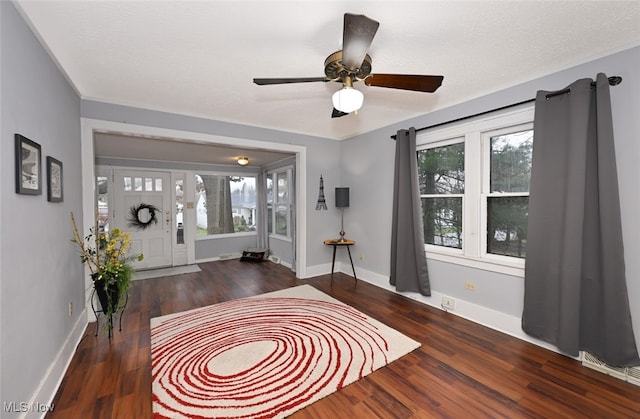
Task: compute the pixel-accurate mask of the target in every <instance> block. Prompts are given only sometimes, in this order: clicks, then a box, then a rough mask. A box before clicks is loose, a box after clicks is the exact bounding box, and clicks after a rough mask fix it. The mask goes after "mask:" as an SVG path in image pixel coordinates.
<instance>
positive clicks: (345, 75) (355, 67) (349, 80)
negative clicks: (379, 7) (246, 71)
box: [253, 13, 444, 118]
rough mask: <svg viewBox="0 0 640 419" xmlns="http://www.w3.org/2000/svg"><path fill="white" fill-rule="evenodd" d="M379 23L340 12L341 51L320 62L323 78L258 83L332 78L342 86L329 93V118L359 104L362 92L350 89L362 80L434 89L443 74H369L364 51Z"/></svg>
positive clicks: (394, 86)
mask: <svg viewBox="0 0 640 419" xmlns="http://www.w3.org/2000/svg"><path fill="white" fill-rule="evenodd" d="M379 26H380V23H378V22H376V21H375V20H373V19H369V18H368V17H366V16H365V15H354V14H351V13H345V14H344V29H343V33H342V50H340V51H337V52H334V53H333V54H331V55H329V56H328V57H327V59H326V60H325V61H324V74H325V77H299V78H257V79H253V82H254V83H255V84H258V85H261V86H263V85H269V84H286V83H309V82H318V81H321V82H328V81H336V82H340V83H342V86H343V87H342V89H340V90H338V91H337V92H335V93H334V94H333V97H332V102H333V113H332V114H331V117H332V118H337V117H340V116H344V115H348V114H349V113H351V112H354V111H357V110H358V109H360V107H361V106H362V103H363V101H364V95H363V94H362V92H360V91H359V90H356V89H354V88H353V83H355V82H358V81H363V82H364V84H366V85H367V86H377V87H389V88H392V89H402V90H412V91H416V92H429V93H433V92H435V91H436V90H437V89H438V87H440V85H441V84H442V80H443V79H444V77H443V76H427V75H417V74H371V57H370V56H369V54H367V50H368V49H369V46H371V42H372V41H373V37H374V36H375V34H376V31H377V30H378V27H379Z"/></svg>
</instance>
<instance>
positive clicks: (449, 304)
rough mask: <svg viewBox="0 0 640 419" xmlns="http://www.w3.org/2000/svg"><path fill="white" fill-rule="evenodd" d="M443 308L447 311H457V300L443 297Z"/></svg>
mask: <svg viewBox="0 0 640 419" xmlns="http://www.w3.org/2000/svg"><path fill="white" fill-rule="evenodd" d="M442 308H444V309H445V310H455V309H456V300H454V299H453V298H451V297H442Z"/></svg>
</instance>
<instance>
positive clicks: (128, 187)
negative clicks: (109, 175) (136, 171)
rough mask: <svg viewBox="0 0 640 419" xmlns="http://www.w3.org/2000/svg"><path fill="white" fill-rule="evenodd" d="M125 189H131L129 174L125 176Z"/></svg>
mask: <svg viewBox="0 0 640 419" xmlns="http://www.w3.org/2000/svg"><path fill="white" fill-rule="evenodd" d="M123 186H124V190H125V191H130V190H131V178H130V177H129V176H125V177H124V185H123Z"/></svg>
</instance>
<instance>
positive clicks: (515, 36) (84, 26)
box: [17, 0, 640, 139]
mask: <svg viewBox="0 0 640 419" xmlns="http://www.w3.org/2000/svg"><path fill="white" fill-rule="evenodd" d="M17 4H18V8H19V9H20V10H21V12H22V13H23V15H24V16H25V18H26V19H27V20H28V21H29V22H30V24H31V25H32V28H33V29H34V31H35V32H36V33H37V34H38V35H39V37H40V39H41V41H42V42H43V44H44V45H45V46H46V47H47V48H48V49H49V51H50V52H51V54H52V55H53V56H54V57H55V59H56V60H57V62H58V63H59V65H60V67H61V68H62V69H63V71H64V72H65V74H66V75H67V77H68V78H69V80H70V81H71V82H72V83H73V85H74V86H75V88H76V89H77V91H78V92H79V94H80V95H81V96H82V97H83V98H87V99H95V100H99V101H104V102H110V103H117V104H125V105H133V106H139V107H144V108H149V109H156V110H163V111H169V112H175V113H180V114H187V115H194V116H201V117H206V118H211V119H216V120H221V121H228V122H235V123H241V124H247V125H252V126H258V127H266V128H273V129H278V130H284V131H289V132H295V133H302V134H309V135H314V136H320V137H326V138H332V139H345V138H349V137H352V136H355V135H358V134H362V133H365V132H368V131H371V130H374V129H377V128H380V127H383V126H386V125H389V124H393V123H397V122H400V121H403V120H406V119H409V118H413V117H416V116H419V115H422V114H426V113H429V112H431V111H433V110H436V109H439V108H442V107H446V106H451V105H454V104H456V103H460V102H463V101H466V100H469V99H472V98H475V97H478V96H482V95H484V94H487V93H490V92H493V91H497V90H500V89H503V88H506V87H509V86H513V85H516V84H518V83H521V82H524V81H527V80H531V79H534V78H536V77H540V76H542V75H545V74H549V73H551V72H554V71H558V70H561V69H564V68H567V67H570V66H573V65H576V64H580V63H583V62H586V61H588V60H590V59H594V58H597V57H600V56H603V55H606V54H608V53H611V52H614V51H617V50H620V49H623V48H627V47H630V46H634V45H638V44H640V2H639V1H626V2H616V1H575V2H574V1H412V2H406V1H366V2H365V1H350V2H339V1H295V2H286V1H68V0H66V1H56V0H53V1H51V0H50V1H27V0H18V1H17ZM345 12H349V13H355V14H365V15H367V16H368V17H370V18H372V19H376V20H378V21H379V22H380V29H379V30H378V33H377V35H376V37H375V39H374V41H373V44H372V46H371V49H370V55H371V57H372V59H373V73H406V74H436V75H444V82H443V85H442V87H441V88H440V89H439V90H438V91H437V92H436V93H435V94H428V93H416V92H407V91H400V90H393V89H385V88H380V87H367V86H364V85H363V84H362V83H357V84H356V85H355V87H356V88H357V89H359V90H361V91H362V92H363V93H364V95H365V103H364V106H363V107H362V109H361V110H360V111H359V113H358V114H357V115H355V114H351V115H348V116H345V117H342V118H335V119H331V118H330V115H331V110H332V105H331V94H332V93H333V92H334V91H336V90H337V89H339V88H340V85H338V84H337V83H306V84H292V85H276V86H257V85H255V84H253V83H252V79H253V78H254V77H319V76H323V75H324V73H323V63H324V59H325V58H326V57H327V56H328V55H329V54H331V53H332V52H334V51H336V50H339V49H340V48H341V45H340V43H341V39H342V21H343V15H344V13H345Z"/></svg>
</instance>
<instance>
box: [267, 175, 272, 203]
mask: <svg viewBox="0 0 640 419" xmlns="http://www.w3.org/2000/svg"><path fill="white" fill-rule="evenodd" d="M267 202H273V179H272V178H271V176H269V177H268V178H267Z"/></svg>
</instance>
